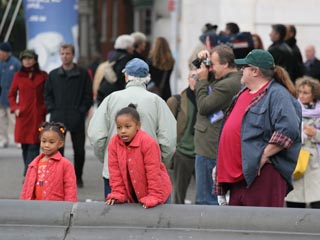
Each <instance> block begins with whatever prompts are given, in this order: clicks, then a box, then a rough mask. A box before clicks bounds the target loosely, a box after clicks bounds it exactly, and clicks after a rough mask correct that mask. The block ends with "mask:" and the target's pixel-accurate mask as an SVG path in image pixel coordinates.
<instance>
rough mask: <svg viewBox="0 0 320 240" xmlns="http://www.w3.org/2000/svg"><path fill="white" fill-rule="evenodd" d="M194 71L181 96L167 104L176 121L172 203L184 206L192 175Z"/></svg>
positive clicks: (194, 99) (193, 157)
mask: <svg viewBox="0 0 320 240" xmlns="http://www.w3.org/2000/svg"><path fill="white" fill-rule="evenodd" d="M195 73H196V71H195V70H193V71H190V72H189V77H188V81H189V86H188V87H187V88H186V89H184V90H183V91H182V92H181V94H179V95H173V96H171V97H170V98H168V100H167V104H168V106H169V108H170V110H171V112H172V113H173V115H174V116H175V117H176V119H177V148H176V152H175V154H174V156H173V184H174V203H176V204H184V203H185V198H186V194H187V190H188V186H189V184H190V181H191V178H192V176H193V175H194V163H195V152H194V125H195V122H196V116H197V103H196V96H195V94H194V83H193V81H195V80H194V79H193V77H192V75H193V74H195Z"/></svg>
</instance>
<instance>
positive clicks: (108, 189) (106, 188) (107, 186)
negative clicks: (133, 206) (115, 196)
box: [103, 178, 111, 200]
mask: <svg viewBox="0 0 320 240" xmlns="http://www.w3.org/2000/svg"><path fill="white" fill-rule="evenodd" d="M103 182H104V199H105V200H106V198H107V196H108V194H109V193H111V187H110V183H109V179H107V178H103Z"/></svg>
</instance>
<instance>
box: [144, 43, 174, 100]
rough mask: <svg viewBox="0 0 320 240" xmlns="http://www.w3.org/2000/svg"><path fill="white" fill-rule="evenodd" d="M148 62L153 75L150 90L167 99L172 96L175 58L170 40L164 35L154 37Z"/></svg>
mask: <svg viewBox="0 0 320 240" xmlns="http://www.w3.org/2000/svg"><path fill="white" fill-rule="evenodd" d="M147 63H148V65H149V68H150V75H151V80H150V82H149V84H148V90H149V91H151V92H153V93H156V94H158V95H159V96H160V97H162V98H163V99H164V100H165V101H166V100H167V99H168V98H169V97H171V87H170V77H171V73H172V70H173V66H174V59H173V56H172V53H171V50H170V47H169V44H168V41H167V40H166V39H165V38H164V37H157V38H155V39H154V41H153V43H152V46H151V50H150V53H149V58H148V60H147Z"/></svg>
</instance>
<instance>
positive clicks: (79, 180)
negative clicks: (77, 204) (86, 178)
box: [77, 179, 83, 188]
mask: <svg viewBox="0 0 320 240" xmlns="http://www.w3.org/2000/svg"><path fill="white" fill-rule="evenodd" d="M77 187H78V188H83V181H82V179H77Z"/></svg>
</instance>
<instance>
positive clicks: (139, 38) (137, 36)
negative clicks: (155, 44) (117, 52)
mask: <svg viewBox="0 0 320 240" xmlns="http://www.w3.org/2000/svg"><path fill="white" fill-rule="evenodd" d="M131 36H132V37H133V39H134V45H135V46H139V45H140V44H141V43H143V42H146V41H147V37H146V35H144V34H143V33H142V32H133V33H131Z"/></svg>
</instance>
